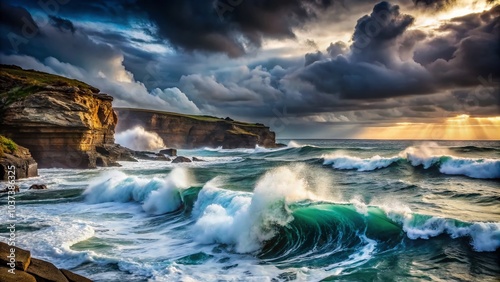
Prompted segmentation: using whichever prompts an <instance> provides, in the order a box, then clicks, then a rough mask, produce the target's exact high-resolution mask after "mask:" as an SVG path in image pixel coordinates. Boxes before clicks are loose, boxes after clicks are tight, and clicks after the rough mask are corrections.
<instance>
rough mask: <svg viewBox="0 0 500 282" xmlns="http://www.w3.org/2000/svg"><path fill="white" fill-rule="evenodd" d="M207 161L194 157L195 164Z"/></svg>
mask: <svg viewBox="0 0 500 282" xmlns="http://www.w3.org/2000/svg"><path fill="white" fill-rule="evenodd" d="M204 161H205V160H202V159H198V158H197V157H193V162H204Z"/></svg>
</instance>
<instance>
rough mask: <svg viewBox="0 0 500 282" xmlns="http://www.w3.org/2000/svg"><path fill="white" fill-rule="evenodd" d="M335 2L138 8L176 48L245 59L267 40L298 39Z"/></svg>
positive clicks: (193, 1) (206, 0)
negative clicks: (303, 28) (296, 30)
mask: <svg viewBox="0 0 500 282" xmlns="http://www.w3.org/2000/svg"><path fill="white" fill-rule="evenodd" d="M333 2H334V1H329V0H326V1H317V0H305V1H303V0H302V1H301V0H274V1H243V0H241V1H226V0H217V1H211V0H203V1H197V0H187V1H162V2H158V1H153V0H146V1H140V2H138V3H137V4H138V6H139V7H140V9H142V10H143V11H144V12H145V13H147V15H148V16H149V18H150V20H152V21H153V22H155V23H156V24H157V26H158V27H159V31H158V32H159V34H160V35H161V36H163V37H164V38H166V39H167V40H169V41H170V42H171V44H172V45H173V46H175V47H176V48H180V49H183V50H187V51H205V52H222V53H225V54H227V55H229V56H230V57H236V56H242V55H243V54H245V53H246V52H247V51H249V50H251V49H252V48H254V47H260V46H261V44H262V38H263V37H267V38H278V39H283V38H294V37H295V33H294V28H296V27H300V26H302V25H303V24H304V23H306V22H308V21H310V20H312V19H314V18H316V17H317V14H318V13H319V12H318V11H321V10H324V9H327V8H329V7H330V6H332V4H333Z"/></svg>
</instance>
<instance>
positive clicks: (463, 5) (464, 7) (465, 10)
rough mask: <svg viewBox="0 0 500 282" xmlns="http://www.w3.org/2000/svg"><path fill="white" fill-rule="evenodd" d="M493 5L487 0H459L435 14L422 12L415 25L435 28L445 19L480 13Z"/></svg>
mask: <svg viewBox="0 0 500 282" xmlns="http://www.w3.org/2000/svg"><path fill="white" fill-rule="evenodd" d="M492 6H493V3H487V1H468V0H459V1H457V3H456V5H453V6H451V7H449V8H448V9H445V10H443V11H442V12H437V13H436V14H434V15H428V14H422V15H421V16H420V17H417V21H416V23H415V27H419V28H422V27H429V28H435V27H437V26H439V25H440V24H442V23H443V22H445V21H448V20H451V19H453V18H458V17H462V16H465V15H468V14H471V13H480V12H482V11H484V10H488V9H490V8H491V7H492Z"/></svg>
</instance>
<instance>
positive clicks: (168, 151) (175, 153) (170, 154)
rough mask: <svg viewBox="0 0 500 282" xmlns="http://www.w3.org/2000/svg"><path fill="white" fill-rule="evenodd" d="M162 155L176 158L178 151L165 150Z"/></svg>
mask: <svg viewBox="0 0 500 282" xmlns="http://www.w3.org/2000/svg"><path fill="white" fill-rule="evenodd" d="M160 154H164V155H167V156H170V157H175V156H177V150H176V149H163V150H161V151H160Z"/></svg>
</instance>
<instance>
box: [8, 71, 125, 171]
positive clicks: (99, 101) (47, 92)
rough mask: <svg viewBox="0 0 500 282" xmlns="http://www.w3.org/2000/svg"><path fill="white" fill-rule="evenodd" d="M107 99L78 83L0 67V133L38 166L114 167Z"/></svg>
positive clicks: (110, 110)
mask: <svg viewBox="0 0 500 282" xmlns="http://www.w3.org/2000/svg"><path fill="white" fill-rule="evenodd" d="M112 100H113V98H112V97H111V96H109V95H106V94H100V93H99V89H97V88H95V87H92V86H90V85H88V84H85V83H83V82H80V81H78V80H73V79H68V78H65V77H61V76H57V75H52V74H47V73H43V72H38V71H33V70H23V69H22V68H20V67H17V66H7V65H1V66H0V134H2V135H5V136H7V137H9V138H11V139H13V140H14V141H15V142H16V143H17V144H19V145H21V146H23V147H27V148H28V149H29V150H30V152H31V155H32V156H33V157H34V159H35V160H36V161H37V162H38V166H39V167H43V168H47V167H63V168H94V167H96V165H103V166H106V165H114V164H115V162H114V160H109V159H108V158H107V157H106V156H103V155H101V154H99V153H98V152H97V151H96V148H99V147H102V148H108V147H112V146H113V145H114V131H115V125H116V123H117V117H116V114H115V112H114V111H113V108H112V105H111V102H112Z"/></svg>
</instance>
